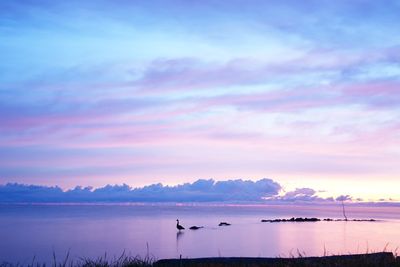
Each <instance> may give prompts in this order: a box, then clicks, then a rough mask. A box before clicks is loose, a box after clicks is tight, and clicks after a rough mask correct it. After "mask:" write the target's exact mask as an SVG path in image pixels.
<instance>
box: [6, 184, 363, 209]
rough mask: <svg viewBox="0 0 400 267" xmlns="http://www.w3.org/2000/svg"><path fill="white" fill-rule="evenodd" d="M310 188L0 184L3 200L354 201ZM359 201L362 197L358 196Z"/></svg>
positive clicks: (207, 185) (7, 201)
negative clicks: (288, 189)
mask: <svg viewBox="0 0 400 267" xmlns="http://www.w3.org/2000/svg"><path fill="white" fill-rule="evenodd" d="M317 193H318V192H317V191H315V190H314V189H311V188H298V189H296V190H294V191H290V192H286V193H284V194H282V187H281V185H280V184H279V183H277V182H275V181H273V180H272V179H267V178H264V179H261V180H258V181H251V180H242V179H236V180H227V181H217V182H216V181H214V180H213V179H199V180H197V181H195V182H193V183H184V184H180V185H176V186H164V185H162V184H161V183H158V184H152V185H148V186H144V187H139V188H132V187H130V186H128V185H126V184H122V185H106V186H104V187H100V188H96V189H94V188H92V187H81V186H77V187H75V188H73V189H69V190H62V189H61V188H60V187H58V186H53V187H50V186H40V185H25V184H18V183H8V184H5V185H0V203H26V202H28V203H38V202H39V203H48V202H50V203H53V202H56V203H57V202H73V203H81V202H222V203H224V202H227V203H232V202H256V203H282V202H285V203H287V202H289V203H294V202H301V203H331V202H334V201H352V197H351V196H349V195H342V196H339V197H337V198H336V199H335V198H333V197H328V198H323V197H320V196H318V194H317ZM358 201H361V200H360V199H358Z"/></svg>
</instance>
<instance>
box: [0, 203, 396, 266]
mask: <svg viewBox="0 0 400 267" xmlns="http://www.w3.org/2000/svg"><path fill="white" fill-rule="evenodd" d="M347 215H348V217H351V218H375V219H379V221H377V222H315V223H262V222H260V220H261V219H272V218H290V217H292V216H295V217H296V216H303V217H305V216H307V217H312V216H314V217H320V218H325V217H331V218H340V217H341V207H340V206H306V205H304V206H294V205H286V206H279V205H271V206H268V205H193V204H191V205H176V204H169V205H166V204H164V205H137V204H135V205H133V204H117V205H65V204H64V205H61V204H58V205H0V239H1V240H2V242H0V262H2V261H9V262H14V263H15V262H20V263H25V264H26V263H29V262H31V261H32V259H33V257H34V256H35V259H36V260H37V261H47V262H49V261H51V260H52V257H53V256H52V253H53V251H54V252H55V253H56V256H57V258H58V259H60V260H61V259H62V258H63V257H64V256H65V254H66V253H67V251H70V258H72V259H77V258H78V257H90V258H96V257H99V256H102V255H104V254H105V253H107V255H108V256H107V257H112V256H119V255H121V253H122V252H123V251H125V253H126V254H130V255H133V256H134V255H141V256H146V255H147V254H150V255H151V256H154V257H155V258H158V259H160V258H177V257H179V256H180V255H182V257H213V256H251V257H259V256H261V257H271V256H272V257H275V256H291V255H297V254H298V252H300V253H302V254H305V255H308V256H314V255H315V256H318V255H324V254H343V253H364V252H367V251H381V250H383V249H384V248H385V247H387V250H395V249H396V248H397V247H398V246H400V208H398V207H347ZM177 218H179V219H180V221H181V224H182V225H184V226H185V227H187V228H188V227H190V226H192V225H199V226H204V227H205V228H204V229H200V230H197V231H191V230H185V231H182V232H178V231H177V230H176V228H175V224H176V221H175V220H176V219H177ZM221 221H227V222H230V223H232V225H231V226H228V227H219V226H218V223H219V222H221Z"/></svg>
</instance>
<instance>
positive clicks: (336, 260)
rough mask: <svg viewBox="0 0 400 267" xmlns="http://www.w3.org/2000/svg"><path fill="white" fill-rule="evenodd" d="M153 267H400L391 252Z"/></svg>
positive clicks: (215, 259) (189, 262)
mask: <svg viewBox="0 0 400 267" xmlns="http://www.w3.org/2000/svg"><path fill="white" fill-rule="evenodd" d="M152 266H155V267H175V266H181V267H185V266H186V267H205V266H209V267H212V266H218V267H225V266H237V267H239V266H254V267H258V266H260V267H261V266H265V267H267V266H270V267H275V266H276V267H278V266H282V267H283V266H285V267H292V266H293V267H297V266H304V267H306V266H307V267H313V266H324V267H329V266H332V267H333V266H341V267H345V266H349V267H352V266H365V267H367V266H370V267H375V266H376V267H386V266H391V267H392V266H393V267H395V266H400V257H398V256H397V255H395V254H393V253H392V252H376V253H366V254H349V255H332V256H321V257H302V256H301V255H299V256H297V257H292V258H258V257H210V258H188V259H183V258H182V259H161V260H158V261H156V262H154V263H153V265H152Z"/></svg>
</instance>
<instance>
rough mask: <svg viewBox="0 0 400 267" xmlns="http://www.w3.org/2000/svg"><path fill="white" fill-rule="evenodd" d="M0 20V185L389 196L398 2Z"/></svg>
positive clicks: (117, 8) (65, 9)
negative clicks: (195, 185)
mask: <svg viewBox="0 0 400 267" xmlns="http://www.w3.org/2000/svg"><path fill="white" fill-rule="evenodd" d="M0 13H1V15H0V51H1V53H0V114H1V117H0V182H2V183H6V182H22V183H29V184H45V185H60V186H62V187H65V188H70V187H73V186H75V185H92V186H103V185H105V184H110V183H127V184H129V185H132V186H143V185H145V184H150V183H157V182H163V183H164V184H178V183H183V182H192V181H195V180H197V179H198V178H214V179H216V180H224V179H229V178H246V179H254V180H257V179H261V178H263V177H273V178H274V180H276V181H279V183H280V184H282V185H283V186H284V187H287V188H288V189H295V188H297V187H299V188H300V187H304V186H306V187H313V188H316V189H318V190H326V191H327V192H328V193H327V194H329V195H335V194H336V195H339V194H344V193H346V194H347V193H349V194H352V195H355V196H360V197H364V198H372V199H378V198H382V197H384V198H389V197H392V198H396V196H397V195H398V193H397V192H396V190H395V189H394V188H398V187H397V186H400V184H399V182H398V181H399V179H398V176H399V174H400V166H399V164H398V162H399V160H400V142H399V140H400V134H399V131H400V120H399V115H400V114H399V113H400V112H399V110H400V108H399V107H400V105H399V104H400V89H399V77H400V65H399V61H400V56H399V55H400V30H399V27H398V26H397V25H398V24H399V23H398V22H399V17H400V3H399V2H398V1H385V2H381V1H351V2H350V1H335V2H332V1H301V2H299V1H190V3H189V2H188V1H84V2H82V1H68V2H61V1H60V2H58V1H57V2H55V1H3V2H2V3H0ZM343 188H345V189H346V191H349V192H342V191H343Z"/></svg>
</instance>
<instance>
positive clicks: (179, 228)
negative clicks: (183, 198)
mask: <svg viewBox="0 0 400 267" xmlns="http://www.w3.org/2000/svg"><path fill="white" fill-rule="evenodd" d="M176 229H178V230H179V231H180V230H185V227H183V226H182V225H180V224H179V220H178V219H176Z"/></svg>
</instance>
